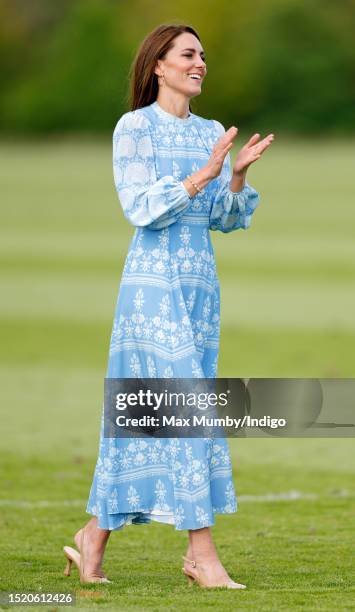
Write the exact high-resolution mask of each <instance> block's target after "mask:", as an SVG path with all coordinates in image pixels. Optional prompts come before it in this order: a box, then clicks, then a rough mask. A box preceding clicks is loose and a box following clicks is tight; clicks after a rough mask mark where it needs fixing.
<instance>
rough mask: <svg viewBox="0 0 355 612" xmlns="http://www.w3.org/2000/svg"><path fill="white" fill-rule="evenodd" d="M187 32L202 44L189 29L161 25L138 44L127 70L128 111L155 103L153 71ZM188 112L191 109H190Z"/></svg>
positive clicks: (193, 31)
mask: <svg viewBox="0 0 355 612" xmlns="http://www.w3.org/2000/svg"><path fill="white" fill-rule="evenodd" d="M184 32H189V33H190V34H193V35H194V36H196V38H197V39H198V40H199V41H200V42H201V40H200V37H199V35H198V34H197V32H196V30H194V29H193V28H192V27H191V26H188V25H183V24H181V25H178V24H162V25H160V26H158V27H157V28H155V29H154V30H153V31H152V32H150V33H149V34H148V35H147V36H146V37H145V39H144V40H143V42H142V43H141V44H140V46H139V48H138V50H137V52H136V55H135V58H134V60H133V63H132V65H131V67H130V70H129V82H130V87H129V93H128V100H127V101H128V105H129V108H130V110H131V111H133V110H136V109H137V108H142V107H143V106H148V105H149V104H152V103H153V102H155V100H156V99H157V97H158V91H159V84H158V75H156V74H155V72H154V70H155V67H156V64H157V61H158V60H160V59H161V60H163V59H164V58H165V56H166V54H167V52H168V51H169V50H170V49H171V48H172V47H173V46H174V44H173V41H174V39H175V38H176V37H177V36H179V35H180V34H183V33H184ZM189 110H190V112H191V107H190V105H189Z"/></svg>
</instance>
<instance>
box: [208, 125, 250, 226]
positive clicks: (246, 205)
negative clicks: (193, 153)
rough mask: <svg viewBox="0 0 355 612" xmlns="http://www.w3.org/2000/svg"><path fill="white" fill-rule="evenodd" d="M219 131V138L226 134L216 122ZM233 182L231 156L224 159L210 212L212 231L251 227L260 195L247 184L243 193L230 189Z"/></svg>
mask: <svg viewBox="0 0 355 612" xmlns="http://www.w3.org/2000/svg"><path fill="white" fill-rule="evenodd" d="M214 122H215V124H216V125H217V128H218V130H219V137H220V136H222V135H223V134H224V133H225V129H224V127H223V125H222V124H221V123H220V122H219V121H216V120H214ZM230 181H231V163H230V154H229V153H228V154H227V155H226V157H225V159H224V163H223V166H222V170H221V173H220V175H219V177H218V183H217V188H216V192H215V195H214V198H213V202H212V206H211V212H210V229H211V230H220V231H221V232H225V233H227V232H232V231H234V230H237V229H240V228H242V229H247V228H248V227H249V226H250V221H251V217H252V214H253V213H254V211H255V209H256V207H257V206H258V204H259V194H258V192H257V191H255V189H253V187H251V186H250V185H249V184H248V183H247V182H245V185H244V187H243V189H242V190H241V191H238V192H233V191H231V190H230V189H229V184H230Z"/></svg>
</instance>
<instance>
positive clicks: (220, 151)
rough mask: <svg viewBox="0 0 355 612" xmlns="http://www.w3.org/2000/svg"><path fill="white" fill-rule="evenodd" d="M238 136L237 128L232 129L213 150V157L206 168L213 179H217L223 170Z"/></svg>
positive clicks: (220, 139)
mask: <svg viewBox="0 0 355 612" xmlns="http://www.w3.org/2000/svg"><path fill="white" fill-rule="evenodd" d="M237 134H238V129H237V128H236V127H234V126H233V127H231V128H229V130H228V131H227V132H225V134H223V136H221V137H220V138H219V140H218V141H217V142H216V144H215V145H214V147H213V149H212V153H211V157H210V159H209V160H208V162H207V164H206V166H204V168H205V169H206V171H207V172H208V175H209V177H210V178H211V179H214V178H216V176H218V175H219V174H220V172H221V170H222V166H223V162H224V158H225V157H226V155H227V153H228V152H229V151H230V150H231V148H232V146H233V139H234V138H235V137H236V135H237Z"/></svg>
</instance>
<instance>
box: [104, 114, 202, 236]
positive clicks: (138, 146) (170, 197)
mask: <svg viewBox="0 0 355 612" xmlns="http://www.w3.org/2000/svg"><path fill="white" fill-rule="evenodd" d="M149 125H150V124H149V120H148V119H147V118H146V117H145V116H144V115H142V114H141V113H139V112H137V111H130V112H128V113H125V114H124V115H122V117H121V119H120V120H119V121H118V123H117V125H116V127H115V131H114V133H113V173H114V181H115V187H116V190H117V193H118V197H119V200H120V203H121V206H122V209H123V212H124V215H125V217H126V219H128V221H129V222H130V223H131V224H132V225H134V226H136V227H147V228H149V229H152V230H159V229H163V228H164V227H167V226H169V225H171V224H172V223H175V222H176V221H177V220H178V219H179V218H180V217H181V216H182V215H183V214H184V212H185V210H186V209H187V208H188V206H189V204H190V202H191V198H190V195H189V193H188V191H187V189H186V188H185V186H184V184H183V182H182V181H178V180H177V179H176V178H174V177H173V176H163V177H162V178H160V179H159V180H158V177H157V173H156V166H155V158H154V150H153V143H152V138H151V134H150V128H149Z"/></svg>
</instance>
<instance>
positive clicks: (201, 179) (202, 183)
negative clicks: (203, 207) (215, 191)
mask: <svg viewBox="0 0 355 612" xmlns="http://www.w3.org/2000/svg"><path fill="white" fill-rule="evenodd" d="M212 178H213V177H211V176H210V174H209V172H208V171H207V170H206V168H200V170H197V171H196V172H194V173H193V174H189V175H188V177H186V178H185V179H184V180H183V185H184V187H185V188H186V190H187V191H188V193H189V195H190V197H191V198H193V197H194V196H195V195H197V194H198V193H199V190H201V191H202V190H203V188H204V187H206V185H208V183H209V182H210V181H211V180H212ZM194 184H195V185H197V187H198V189H197V188H196V187H195V186H194Z"/></svg>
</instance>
